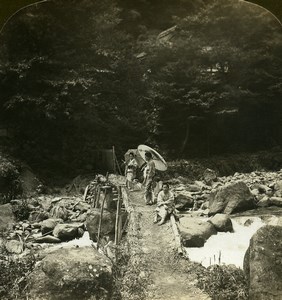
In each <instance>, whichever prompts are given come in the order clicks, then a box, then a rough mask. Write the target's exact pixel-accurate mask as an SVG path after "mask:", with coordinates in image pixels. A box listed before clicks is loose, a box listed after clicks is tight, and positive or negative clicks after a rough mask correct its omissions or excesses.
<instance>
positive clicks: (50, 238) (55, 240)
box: [35, 234, 61, 244]
mask: <svg viewBox="0 0 282 300" xmlns="http://www.w3.org/2000/svg"><path fill="white" fill-rule="evenodd" d="M35 242H36V243H50V244H52V243H60V242H61V240H60V239H59V238H57V237H54V236H53V235H50V234H48V235H45V236H40V237H37V238H36V239H35Z"/></svg>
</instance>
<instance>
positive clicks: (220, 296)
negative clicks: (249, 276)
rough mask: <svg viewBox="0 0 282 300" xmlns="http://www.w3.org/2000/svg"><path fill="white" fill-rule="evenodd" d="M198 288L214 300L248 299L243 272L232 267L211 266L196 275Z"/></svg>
mask: <svg viewBox="0 0 282 300" xmlns="http://www.w3.org/2000/svg"><path fill="white" fill-rule="evenodd" d="M198 276H199V277H198V287H199V288H201V289H202V290H204V291H205V292H206V293H208V294H209V295H210V296H211V298H212V299H215V300H245V299H248V289H247V282H246V278H245V275H244V272H243V270H241V269H239V268H237V267H235V266H233V265H221V266H219V265H213V266H210V267H208V268H207V269H205V270H203V272H201V273H200V274H198Z"/></svg>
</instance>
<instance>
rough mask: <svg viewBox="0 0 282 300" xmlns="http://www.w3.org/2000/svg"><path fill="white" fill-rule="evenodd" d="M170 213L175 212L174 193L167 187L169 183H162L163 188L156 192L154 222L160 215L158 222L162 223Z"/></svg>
mask: <svg viewBox="0 0 282 300" xmlns="http://www.w3.org/2000/svg"><path fill="white" fill-rule="evenodd" d="M172 213H175V204H174V195H173V193H172V192H171V191H170V189H169V184H168V183H163V188H162V190H161V191H160V192H159V194H158V199H157V208H156V209H155V218H154V223H157V222H158V217H160V218H161V220H160V221H159V223H158V224H159V225H162V224H164V222H165V221H166V218H167V217H168V216H170V214H172Z"/></svg>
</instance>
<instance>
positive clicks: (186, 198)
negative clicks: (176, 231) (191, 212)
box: [175, 193, 194, 211]
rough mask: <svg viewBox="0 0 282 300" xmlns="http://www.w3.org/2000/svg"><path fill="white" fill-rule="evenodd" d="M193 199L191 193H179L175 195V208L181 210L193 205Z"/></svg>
mask: <svg viewBox="0 0 282 300" xmlns="http://www.w3.org/2000/svg"><path fill="white" fill-rule="evenodd" d="M193 204H194V199H193V197H192V196H191V195H187V194H185V193H180V194H178V195H177V196H176V197H175V208H176V209H178V210H180V211H182V210H186V209H188V208H191V207H193Z"/></svg>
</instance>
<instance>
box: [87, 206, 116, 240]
mask: <svg viewBox="0 0 282 300" xmlns="http://www.w3.org/2000/svg"><path fill="white" fill-rule="evenodd" d="M100 214H101V210H100V209H99V208H92V209H91V210H90V211H89V213H88V214H87V218H86V222H85V226H86V229H87V230H88V232H89V236H90V239H91V240H92V241H96V240H97V233H98V227H99V220H100ZM115 219H116V217H115V213H112V212H110V211H108V210H106V209H104V211H103V217H102V222H101V235H107V234H110V233H113V232H114V230H115Z"/></svg>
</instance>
